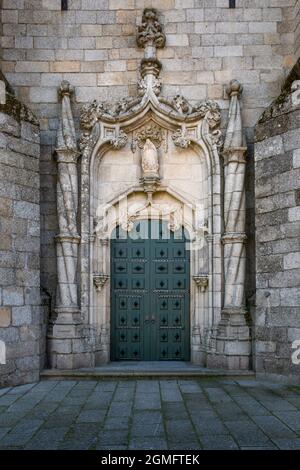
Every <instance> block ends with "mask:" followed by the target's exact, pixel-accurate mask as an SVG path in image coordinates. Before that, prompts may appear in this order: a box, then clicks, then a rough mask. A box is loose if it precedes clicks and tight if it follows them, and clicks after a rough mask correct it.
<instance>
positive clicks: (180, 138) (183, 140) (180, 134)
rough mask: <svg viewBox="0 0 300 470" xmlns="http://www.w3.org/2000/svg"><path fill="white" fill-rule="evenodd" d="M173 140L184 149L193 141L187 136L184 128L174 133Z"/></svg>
mask: <svg viewBox="0 0 300 470" xmlns="http://www.w3.org/2000/svg"><path fill="white" fill-rule="evenodd" d="M172 140H173V142H174V145H176V147H180V148H182V149H187V148H188V147H189V146H190V144H191V141H190V140H189V139H188V138H187V135H186V132H185V131H184V130H183V129H178V130H177V131H176V132H174V134H172Z"/></svg>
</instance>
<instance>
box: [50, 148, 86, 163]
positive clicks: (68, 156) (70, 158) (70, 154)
mask: <svg viewBox="0 0 300 470" xmlns="http://www.w3.org/2000/svg"><path fill="white" fill-rule="evenodd" d="M79 157H80V152H78V150H75V149H66V148H57V149H55V158H56V161H57V163H75V164H77V162H78V158H79Z"/></svg>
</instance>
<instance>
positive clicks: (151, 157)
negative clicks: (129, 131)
mask: <svg viewBox="0 0 300 470" xmlns="http://www.w3.org/2000/svg"><path fill="white" fill-rule="evenodd" d="M142 169H143V177H144V178H145V177H152V178H153V177H155V178H158V177H159V174H158V170H159V164H158V155H157V149H156V147H155V145H154V144H153V142H152V141H151V140H150V139H147V140H146V142H145V145H144V148H143V150H142Z"/></svg>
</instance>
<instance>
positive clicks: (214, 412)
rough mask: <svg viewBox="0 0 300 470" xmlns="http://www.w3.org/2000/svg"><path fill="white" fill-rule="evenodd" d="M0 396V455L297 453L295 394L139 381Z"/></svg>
mask: <svg viewBox="0 0 300 470" xmlns="http://www.w3.org/2000/svg"><path fill="white" fill-rule="evenodd" d="M3 390H4V392H3V393H0V449H36V450H38V449H53V450H54V449H70V450H76V449H102V450H126V449H145V450H151V449H153V450H168V449H169V450H201V449H213V450H215V449H220V450H221V449H228V450H230V449H242V450H257V449H261V450H266V449H300V424H299V423H300V387H294V386H293V387H292V388H291V387H286V386H284V385H282V384H272V383H268V384H266V383H265V382H262V381H255V380H253V379H251V380H250V379H249V378H245V379H241V378H238V379H236V380H235V379H234V378H228V377H227V378H224V377H222V378H220V379H218V378H216V377H214V378H211V377H209V378H208V377H204V378H201V377H200V378H199V377H198V378H195V377H193V378H184V379H183V378H182V377H177V378H168V379H163V378H161V377H160V378H156V379H154V378H151V379H146V378H145V377H143V378H128V379H126V380H124V378H119V379H105V378H101V380H95V379H93V380H91V381H81V380H54V381H53V382H52V381H51V380H47V381H45V382H43V381H42V382H40V383H37V384H29V385H28V386H21V387H15V388H6V389H3Z"/></svg>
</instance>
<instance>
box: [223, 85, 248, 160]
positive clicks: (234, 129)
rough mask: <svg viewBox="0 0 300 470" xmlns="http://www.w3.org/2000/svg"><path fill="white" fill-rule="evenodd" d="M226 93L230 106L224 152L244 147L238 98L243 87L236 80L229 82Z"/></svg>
mask: <svg viewBox="0 0 300 470" xmlns="http://www.w3.org/2000/svg"><path fill="white" fill-rule="evenodd" d="M226 91H227V94H228V95H229V97H230V106H229V113H228V116H229V119H228V126H227V131H226V137H225V143H224V151H228V150H232V149H241V148H244V147H245V141H244V135H243V125H242V116H241V108H240V103H239V96H240V95H241V93H242V91H243V86H242V85H241V83H240V82H239V81H238V80H231V82H230V83H229V86H228V87H227V89H226Z"/></svg>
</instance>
